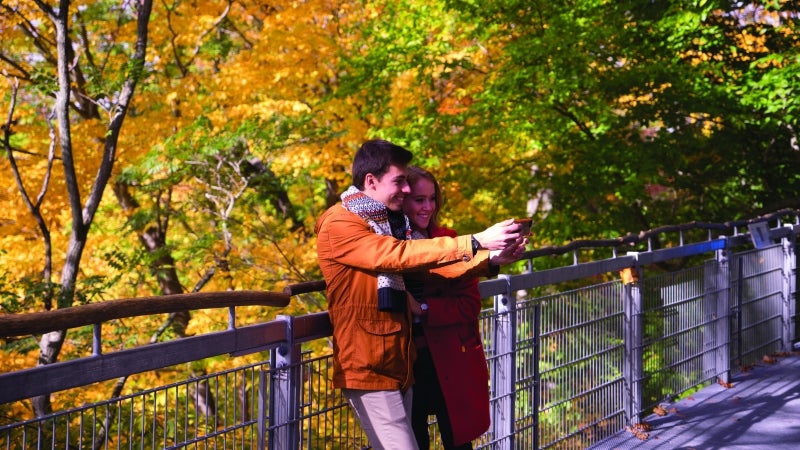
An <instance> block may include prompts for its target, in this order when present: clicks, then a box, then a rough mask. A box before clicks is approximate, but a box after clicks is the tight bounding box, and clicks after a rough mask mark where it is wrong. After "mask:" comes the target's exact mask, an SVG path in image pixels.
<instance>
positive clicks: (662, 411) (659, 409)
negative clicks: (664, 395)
mask: <svg viewBox="0 0 800 450" xmlns="http://www.w3.org/2000/svg"><path fill="white" fill-rule="evenodd" d="M653 412H654V413H656V415H658V416H666V415H667V410H666V409H664V408H662V407H661V406H656V407H655V408H653Z"/></svg>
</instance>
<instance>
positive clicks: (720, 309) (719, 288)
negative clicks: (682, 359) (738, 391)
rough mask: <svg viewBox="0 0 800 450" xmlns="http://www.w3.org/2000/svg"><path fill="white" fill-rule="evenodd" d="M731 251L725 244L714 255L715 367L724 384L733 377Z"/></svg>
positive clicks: (712, 309) (718, 377)
mask: <svg viewBox="0 0 800 450" xmlns="http://www.w3.org/2000/svg"><path fill="white" fill-rule="evenodd" d="M729 252H730V249H729V248H728V244H727V243H726V244H725V248H724V249H720V250H717V251H716V252H715V254H714V260H715V261H716V267H717V271H716V280H715V281H714V284H715V286H714V288H715V295H714V296H713V299H714V300H715V301H714V305H713V307H712V308H711V311H713V312H714V321H713V324H714V335H713V337H714V343H715V348H714V355H715V356H714V367H715V369H716V370H715V372H716V373H715V374H716V375H717V379H718V380H719V381H721V382H723V383H729V382H730V376H731V329H730V328H731V320H730V313H731V298H730V297H731V295H730V293H731V289H732V288H733V286H731V267H730V259H729V257H728V256H729ZM739 267H741V261H739Z"/></svg>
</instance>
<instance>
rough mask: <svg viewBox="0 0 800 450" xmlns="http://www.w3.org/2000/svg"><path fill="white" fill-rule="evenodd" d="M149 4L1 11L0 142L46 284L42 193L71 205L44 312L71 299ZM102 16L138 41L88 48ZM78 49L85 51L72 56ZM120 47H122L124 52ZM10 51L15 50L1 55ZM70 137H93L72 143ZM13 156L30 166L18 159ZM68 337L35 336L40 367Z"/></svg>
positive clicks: (135, 78)
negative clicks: (37, 131) (3, 86)
mask: <svg viewBox="0 0 800 450" xmlns="http://www.w3.org/2000/svg"><path fill="white" fill-rule="evenodd" d="M151 7H152V3H151V2H150V1H149V0H142V1H141V2H138V3H133V4H126V5H123V7H122V8H109V9H108V10H105V9H104V8H101V9H100V10H93V9H92V8H87V7H86V5H73V4H72V3H71V2H70V1H68V0H63V1H61V2H60V3H59V4H58V5H57V6H55V7H54V6H51V5H49V4H47V3H44V2H35V3H34V2H19V3H16V2H15V3H13V4H12V3H6V2H4V3H3V5H2V8H3V19H4V21H6V23H7V24H9V25H10V24H14V25H15V26H14V27H13V34H12V35H11V36H9V40H8V41H7V42H8V43H9V45H8V46H6V47H5V48H4V53H3V57H2V60H3V61H4V63H5V66H6V68H5V69H4V75H5V77H6V79H7V80H8V81H9V83H10V84H11V91H10V95H9V96H7V97H6V98H9V99H10V107H9V110H8V118H7V120H6V121H5V124H4V126H3V132H4V136H3V137H4V139H3V143H4V147H5V150H6V155H7V157H8V163H9V166H10V169H11V171H12V173H13V174H14V178H15V180H16V181H17V187H18V189H19V193H20V194H21V195H22V197H23V199H24V201H25V204H26V205H27V206H28V212H29V213H30V214H31V216H32V217H33V218H34V220H35V222H36V223H37V224H38V228H37V230H36V231H32V233H33V234H34V235H35V234H36V233H37V232H38V234H39V236H38V237H39V238H41V239H42V240H43V241H44V244H43V253H42V254H40V258H41V261H42V262H43V264H44V266H43V267H42V269H41V270H40V271H39V273H38V274H30V275H32V276H35V277H36V279H37V281H38V282H39V283H41V284H42V285H44V286H50V285H51V283H52V280H51V277H53V275H54V274H53V269H52V266H51V264H52V261H53V258H52V253H51V252H52V249H53V247H52V244H51V241H50V226H51V225H50V223H52V222H51V221H52V220H53V218H54V217H53V218H50V217H51V216H50V212H51V211H52V209H51V210H50V211H48V210H47V209H46V208H45V205H44V200H45V197H46V196H47V195H48V193H49V191H50V190H51V189H52V190H53V191H57V193H55V195H57V196H58V197H59V198H62V199H64V200H65V201H66V204H67V205H68V208H69V209H68V211H69V214H68V215H67V216H62V217H63V218H64V219H69V223H68V224H60V223H57V222H56V223H55V224H54V225H56V226H62V225H65V226H66V229H67V230H68V231H69V239H68V241H67V243H66V248H65V250H66V253H65V255H64V257H63V260H62V265H61V269H60V277H61V279H60V283H59V285H58V286H59V289H58V292H53V291H52V290H50V289H49V288H48V289H45V290H44V291H43V292H44V293H45V295H44V296H43V298H42V300H43V301H44V306H45V308H48V307H50V306H52V304H51V298H53V297H54V298H55V300H56V303H57V307H59V308H64V307H68V306H71V305H72V304H73V303H74V302H75V298H76V290H77V286H76V281H77V280H78V273H79V270H80V267H81V262H82V260H83V252H84V249H85V248H86V244H87V237H88V235H89V230H90V228H91V226H92V222H93V221H94V218H95V214H96V213H97V211H98V207H99V205H100V202H101V200H102V198H103V193H104V191H105V187H106V185H107V184H108V181H109V179H110V178H111V174H112V170H113V166H114V162H115V160H116V154H117V149H118V147H117V146H118V139H119V135H120V131H121V129H122V124H123V121H124V119H125V117H126V115H127V114H128V107H129V105H130V102H131V99H132V97H133V95H134V91H135V88H136V85H137V83H138V82H139V81H140V80H141V78H142V77H143V75H144V73H145V54H146V49H147V38H148V36H147V29H148V23H149V20H150V11H151ZM109 19H113V21H112V24H113V25H112V29H111V31H114V30H115V29H119V28H122V27H124V26H129V27H133V29H134V30H135V33H132V36H134V38H135V39H134V40H132V41H130V42H118V43H116V44H117V46H118V47H117V49H116V50H115V51H110V50H111V49H102V48H96V47H94V46H92V45H91V44H92V39H93V38H96V35H97V33H102V32H105V31H106V30H105V28H106V25H105V24H104V23H105V22H106V21H108V20H109ZM76 44H77V45H76ZM78 48H80V49H82V50H83V53H80V54H79V53H78V52H77V51H76V49H78ZM123 48H125V49H127V51H126V52H122V51H121V50H122V49H123ZM9 50H11V51H14V53H13V54H6V52H8V51H9ZM36 56H38V57H36ZM104 70H113V71H114V72H116V73H115V75H116V76H115V77H113V78H111V79H107V80H105V81H106V83H103V84H95V83H92V80H94V79H96V78H95V77H96V76H97V75H99V74H101V73H102V72H103V71H104ZM20 84H23V87H22V88H20ZM20 98H22V99H24V100H26V101H28V102H30V106H28V107H25V108H20V110H17V108H16V105H17V101H18V100H19V99H20ZM35 121H38V122H39V123H44V124H45V125H46V126H47V127H48V129H50V130H51V133H49V138H48V140H45V139H42V136H36V137H34V136H31V135H30V133H29V130H30V129H29V128H28V127H26V125H27V124H28V123H30V122H35ZM18 124H20V125H21V126H20V127H19V129H18V128H17V125H18ZM74 133H82V134H86V135H88V136H90V138H89V139H73V134H74ZM34 138H38V139H35V140H34ZM20 156H24V157H25V158H26V159H27V161H25V162H23V161H19V159H20ZM56 159H59V160H60V161H61V170H60V171H57V173H56V170H55V165H54V164H53V163H54V161H55V160H56ZM91 168H94V169H95V175H94V178H91V177H90V176H87V172H89V170H90V169H91ZM51 183H52V184H51ZM36 186H40V189H39V191H38V192H39V193H38V195H37V196H36V197H35V199H34V196H33V195H32V189H36ZM87 188H88V195H86V196H85V197H84V196H83V195H82V194H81V192H82V191H86V189H87ZM59 206H61V205H60V204H59V203H58V202H55V204H52V203H51V204H50V208H57V207H59ZM45 217H47V218H48V219H47V220H45ZM51 295H52V296H53V297H51ZM65 335H66V332H65V331H64V330H61V331H55V332H50V333H46V334H44V335H43V336H42V338H41V340H40V342H39V349H40V356H39V364H50V363H52V362H54V361H55V360H56V359H57V358H58V355H59V352H60V350H61V347H62V345H63V342H64V339H65ZM33 404H34V411H35V413H36V414H37V415H43V414H47V413H48V412H50V400H49V397H47V396H43V397H40V398H37V399H34V402H33Z"/></svg>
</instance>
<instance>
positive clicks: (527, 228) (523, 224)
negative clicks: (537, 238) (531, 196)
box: [514, 218, 533, 236]
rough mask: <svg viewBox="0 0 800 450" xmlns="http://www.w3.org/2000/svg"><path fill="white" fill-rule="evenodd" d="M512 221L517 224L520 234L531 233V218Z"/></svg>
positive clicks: (526, 234) (527, 234) (528, 234)
mask: <svg viewBox="0 0 800 450" xmlns="http://www.w3.org/2000/svg"><path fill="white" fill-rule="evenodd" d="M514 223H518V224H519V232H520V235H522V236H530V235H531V225H533V219H528V218H525V219H514Z"/></svg>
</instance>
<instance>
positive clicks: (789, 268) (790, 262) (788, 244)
mask: <svg viewBox="0 0 800 450" xmlns="http://www.w3.org/2000/svg"><path fill="white" fill-rule="evenodd" d="M794 244H795V235H794V232H791V233H789V235H788V236H785V237H783V238H781V245H782V247H783V270H782V271H781V274H782V279H783V280H782V281H783V282H782V283H781V284H782V285H781V291H782V294H783V351H785V352H789V351H792V350H793V341H794V338H795V336H794V331H795V328H794V320H793V319H794V315H795V311H793V309H794V308H793V306H794V295H793V294H795V293H794V292H792V280H793V279H794V274H795V270H797V268H796V267H795V252H794Z"/></svg>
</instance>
